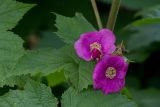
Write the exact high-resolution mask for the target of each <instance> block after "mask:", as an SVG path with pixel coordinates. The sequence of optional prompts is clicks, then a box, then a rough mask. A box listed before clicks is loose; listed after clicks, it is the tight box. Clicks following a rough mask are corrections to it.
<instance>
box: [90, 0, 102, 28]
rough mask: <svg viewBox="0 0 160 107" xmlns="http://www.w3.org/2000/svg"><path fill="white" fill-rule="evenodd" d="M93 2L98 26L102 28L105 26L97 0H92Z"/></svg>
mask: <svg viewBox="0 0 160 107" xmlns="http://www.w3.org/2000/svg"><path fill="white" fill-rule="evenodd" d="M91 3H92V7H93V10H94V14H95V16H96V20H97V24H98V28H99V29H102V28H103V26H102V21H101V18H100V15H99V12H98V8H97V4H96V1H95V0H91Z"/></svg>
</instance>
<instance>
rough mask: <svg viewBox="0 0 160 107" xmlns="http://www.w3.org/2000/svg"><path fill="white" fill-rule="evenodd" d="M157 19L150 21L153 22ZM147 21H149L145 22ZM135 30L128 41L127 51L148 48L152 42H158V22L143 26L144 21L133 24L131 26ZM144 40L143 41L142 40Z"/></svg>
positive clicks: (159, 39) (159, 38) (159, 37)
mask: <svg viewBox="0 0 160 107" xmlns="http://www.w3.org/2000/svg"><path fill="white" fill-rule="evenodd" d="M154 20H157V19H151V20H150V21H154ZM147 21H149V20H147ZM132 25H133V27H134V28H135V30H136V33H133V34H132V35H131V36H130V39H129V40H128V49H129V50H136V49H140V48H144V47H148V46H149V45H151V44H152V43H153V42H159V41H160V36H159V35H160V33H159V27H160V21H159V23H158V22H157V23H150V24H148V22H147V23H146V24H145V23H144V20H142V22H141V21H138V22H135V23H133V24H132ZM144 38H145V40H144Z"/></svg>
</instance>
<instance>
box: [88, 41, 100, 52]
mask: <svg viewBox="0 0 160 107" xmlns="http://www.w3.org/2000/svg"><path fill="white" fill-rule="evenodd" d="M93 49H97V50H99V51H101V44H99V43H97V42H94V43H92V44H91V45H90V50H91V51H92V50H93Z"/></svg>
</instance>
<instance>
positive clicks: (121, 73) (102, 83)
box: [93, 55, 128, 94]
mask: <svg viewBox="0 0 160 107" xmlns="http://www.w3.org/2000/svg"><path fill="white" fill-rule="evenodd" d="M108 67H114V68H115V69H116V76H115V77H114V78H113V79H109V78H107V77H106V76H105V72H106V70H107V68H108ZM127 69H128V64H127V63H126V62H125V60H124V58H123V57H121V56H112V55H105V56H104V57H103V59H102V60H101V61H99V62H98V63H97V65H96V67H95V69H94V72H93V82H94V84H93V86H94V89H101V90H102V91H103V92H104V93H105V94H108V93H113V92H119V91H120V90H121V89H122V88H123V87H124V85H125V76H126V72H127Z"/></svg>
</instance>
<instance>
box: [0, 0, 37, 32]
mask: <svg viewBox="0 0 160 107" xmlns="http://www.w3.org/2000/svg"><path fill="white" fill-rule="evenodd" d="M0 4H1V5H0V23H1V24H0V30H8V29H11V28H13V27H14V26H15V25H16V24H17V22H18V21H19V20H20V19H21V18H22V16H23V15H24V13H26V12H27V11H28V10H29V9H31V8H32V7H33V6H34V5H33V4H32V5H31V4H24V3H21V2H17V1H16V0H0Z"/></svg>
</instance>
